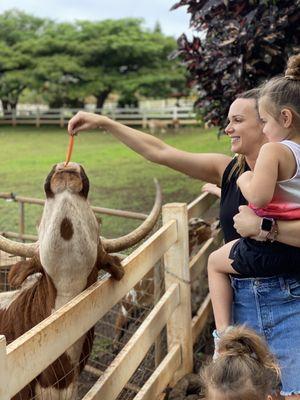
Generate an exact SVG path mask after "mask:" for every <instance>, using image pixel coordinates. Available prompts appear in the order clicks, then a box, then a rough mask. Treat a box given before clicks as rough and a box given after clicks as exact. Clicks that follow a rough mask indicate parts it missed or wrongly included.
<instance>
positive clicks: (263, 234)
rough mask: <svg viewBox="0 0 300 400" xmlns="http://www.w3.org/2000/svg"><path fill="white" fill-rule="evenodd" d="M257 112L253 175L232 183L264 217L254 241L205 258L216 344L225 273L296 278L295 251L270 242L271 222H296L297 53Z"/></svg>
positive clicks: (225, 311)
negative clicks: (260, 138) (261, 138)
mask: <svg viewBox="0 0 300 400" xmlns="http://www.w3.org/2000/svg"><path fill="white" fill-rule="evenodd" d="M258 107H259V114H260V117H261V120H262V122H263V124H264V129H263V132H264V134H265V135H266V136H267V138H268V140H269V143H266V144H264V145H263V146H262V147H261V150H260V152H259V155H258V158H257V161H256V163H255V168H254V171H253V172H252V171H247V172H245V173H243V174H242V175H241V176H240V177H239V179H238V181H237V184H238V186H239V187H240V189H241V191H242V193H243V195H244V197H245V198H246V199H247V200H248V202H249V203H250V204H249V206H250V207H252V208H253V209H254V210H255V212H256V213H257V215H259V216H261V217H264V218H263V219H262V224H261V231H260V238H259V239H260V241H257V240H253V239H250V238H242V239H238V240H235V241H232V242H229V243H227V244H226V245H225V246H223V247H221V248H220V249H218V250H217V251H215V252H214V253H212V254H211V256H210V258H209V261H208V278H209V288H210V294H211V299H212V305H213V311H214V316H215V322H216V331H215V332H214V337H215V339H216V341H217V340H218V339H219V337H220V335H221V334H222V332H224V331H225V330H226V328H227V327H228V326H229V325H230V324H231V307H232V288H231V285H230V280H229V277H228V274H241V275H242V276H243V277H251V276H255V277H267V276H272V275H279V274H284V273H295V272H296V273H297V272H298V271H299V273H300V269H299V259H300V249H299V248H296V247H293V246H288V245H285V244H283V243H279V242H275V241H274V240H275V239H276V234H277V228H276V222H275V218H276V219H300V54H298V55H297V56H293V57H291V58H290V59H289V61H288V68H287V70H286V73H285V76H284V77H276V78H273V79H271V80H270V81H269V82H267V83H266V84H265V85H264V86H263V87H262V88H261V91H260V98H259V101H258ZM234 117H235V118H236V117H238V116H234ZM229 125H230V124H229ZM227 129H228V128H227ZM231 139H232V140H236V141H238V140H240V138H239V137H231Z"/></svg>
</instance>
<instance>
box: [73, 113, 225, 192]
mask: <svg viewBox="0 0 300 400" xmlns="http://www.w3.org/2000/svg"><path fill="white" fill-rule="evenodd" d="M97 128H102V129H105V130H106V131H108V132H110V133H111V134H112V135H113V136H115V137H116V138H117V139H118V140H120V141H121V142H123V143H124V144H125V145H126V146H128V147H130V148H131V149H132V150H134V151H135V152H136V153H138V154H140V155H141V156H143V157H144V158H146V159H147V160H149V161H152V162H154V163H157V164H161V165H166V166H168V167H170V168H172V169H175V170H177V171H179V172H182V173H184V174H186V175H188V176H191V177H193V178H196V179H200V180H203V181H206V182H211V183H216V184H218V185H220V183H221V180H222V176H223V173H224V171H225V168H226V167H227V165H228V164H229V162H230V161H231V158H230V157H228V156H226V155H224V154H216V153H212V154H201V153H189V152H187V151H182V150H178V149H176V148H175V147H172V146H170V145H168V144H166V143H164V142H163V141H162V140H160V139H158V138H156V137H154V136H152V135H149V134H147V133H144V132H141V131H139V130H137V129H133V128H130V127H128V126H126V125H123V124H120V123H119V122H116V121H113V120H111V119H110V118H108V117H105V116H102V115H97V114H92V113H87V112H83V111H80V112H79V113H77V114H76V115H75V116H74V117H72V118H71V120H70V121H69V124H68V131H69V134H70V135H75V134H77V133H78V132H81V131H85V130H91V129H97Z"/></svg>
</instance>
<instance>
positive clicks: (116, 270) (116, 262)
mask: <svg viewBox="0 0 300 400" xmlns="http://www.w3.org/2000/svg"><path fill="white" fill-rule="evenodd" d="M97 268H98V269H104V271H106V272H109V273H110V274H111V276H112V277H113V278H114V279H117V280H118V281H119V280H120V279H122V278H123V276H124V273H125V271H124V268H123V266H122V264H121V261H120V259H119V257H117V256H111V255H110V254H107V253H105V252H104V251H103V250H102V251H101V253H100V254H98V259H97Z"/></svg>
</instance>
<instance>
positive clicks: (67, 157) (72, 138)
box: [65, 135, 74, 167]
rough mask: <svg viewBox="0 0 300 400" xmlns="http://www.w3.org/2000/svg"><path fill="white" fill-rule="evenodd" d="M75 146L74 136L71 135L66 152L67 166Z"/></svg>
mask: <svg viewBox="0 0 300 400" xmlns="http://www.w3.org/2000/svg"><path fill="white" fill-rule="evenodd" d="M73 146H74V136H73V135H70V140H69V146H68V151H67V154H66V162H65V167H66V166H67V165H68V164H69V162H70V160H71V156H72V151H73Z"/></svg>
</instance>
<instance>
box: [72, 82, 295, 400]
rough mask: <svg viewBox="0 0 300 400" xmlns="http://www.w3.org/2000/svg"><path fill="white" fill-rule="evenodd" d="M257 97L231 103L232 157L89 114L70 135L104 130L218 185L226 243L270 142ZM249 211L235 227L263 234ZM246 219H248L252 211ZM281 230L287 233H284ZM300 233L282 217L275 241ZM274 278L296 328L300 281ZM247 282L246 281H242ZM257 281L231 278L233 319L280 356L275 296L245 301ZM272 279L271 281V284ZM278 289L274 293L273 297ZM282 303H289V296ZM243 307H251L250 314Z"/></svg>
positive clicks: (288, 380) (290, 379)
mask: <svg viewBox="0 0 300 400" xmlns="http://www.w3.org/2000/svg"><path fill="white" fill-rule="evenodd" d="M257 98H258V91H257V90H255V89H254V90H252V91H249V92H246V93H245V94H244V95H241V96H240V97H239V98H237V99H236V100H235V101H234V102H233V103H232V105H231V107H230V110H229V114H228V119H229V123H228V125H227V127H226V129H225V131H226V133H227V135H228V136H229V138H230V140H231V151H232V152H233V153H238V154H239V156H238V157H235V158H234V159H232V158H231V157H229V156H227V155H224V154H215V153H212V154H196V153H189V152H186V151H182V150H178V149H176V148H174V147H172V146H170V145H168V144H166V143H164V142H163V141H161V140H160V139H158V138H155V137H153V136H151V135H149V134H146V133H143V132H140V131H138V130H136V129H133V128H130V127H127V126H124V125H122V124H120V123H118V122H116V121H113V120H111V119H109V118H107V117H105V116H100V115H96V114H91V113H86V112H79V113H77V114H76V115H75V116H74V117H73V118H72V119H71V120H70V121H69V125H68V131H69V134H71V135H74V134H76V133H78V132H81V131H85V130H89V129H97V128H102V129H105V130H106V131H108V132H110V133H111V134H113V135H114V136H115V137H116V138H117V139H119V140H120V141H122V142H123V143H124V144H126V145H127V146H128V147H130V148H131V149H132V150H134V151H136V152H137V153H139V154H140V155H142V156H143V157H144V158H146V159H147V160H150V161H152V162H155V163H158V164H161V165H165V166H168V167H170V168H172V169H175V170H177V171H180V172H182V173H184V174H186V175H188V176H190V177H193V178H196V179H200V180H202V181H206V182H210V183H214V184H216V185H218V186H220V187H221V189H222V196H221V206H220V219H221V224H222V228H223V231H224V238H225V241H226V242H228V241H230V240H233V239H236V238H238V237H239V234H238V233H237V232H236V230H235V228H234V226H233V224H234V222H233V217H234V216H235V215H236V214H238V211H239V206H241V205H245V204H247V202H246V200H245V199H244V198H243V196H242V194H241V192H240V191H239V189H238V187H237V185H236V180H237V178H238V176H239V174H240V173H241V172H243V171H245V170H248V169H253V168H254V165H255V161H256V158H257V155H258V153H259V150H260V147H261V146H262V145H263V144H264V143H266V137H265V136H264V135H263V133H262V124H261V121H260V118H259V115H258V111H257V105H256V99H257ZM250 212H251V210H250ZM247 213H248V211H245V210H244V209H242V214H241V215H237V216H236V217H235V225H236V227H237V229H238V231H239V233H241V234H243V235H245V236H255V235H256V234H257V233H259V232H260V227H259V228H258V229H257V226H260V222H259V221H258V219H257V218H256V216H255V215H254V216H253V215H252V214H251V217H250V219H251V224H250V223H249V227H250V226H251V232H250V229H248V231H247V228H246V227H245V217H244V215H245V214H247ZM246 218H248V214H247V216H246ZM257 231H258V232H257ZM283 232H284V233H285V234H286V235H284V234H283ZM299 232H300V222H299V221H292V222H286V221H279V222H278V234H277V238H276V240H280V241H282V242H284V243H288V244H293V245H295V246H299V247H300V237H299V238H297V236H298V233H299ZM274 279H275V282H276V285H277V286H276V285H275V286H276V288H278V285H279V288H283V287H284V288H285V291H284V293H283V295H284V296H286V295H288V296H289V303H290V306H291V309H290V310H286V312H288V318H287V320H288V321H290V317H291V318H292V317H293V318H294V321H295V324H294V325H293V326H295V327H296V326H297V325H298V324H300V300H298V299H297V297H296V296H297V294H296V295H295V296H294V294H293V290H296V289H295V288H296V287H298V288H299V289H298V292H299V297H300V280H299V284H298V281H297V280H296V279H292V278H289V277H286V278H264V287H267V288H268V289H269V290H270V289H272V288H273V287H274ZM289 279H290V280H289ZM243 282H246V283H245V284H244V283H243ZM255 283H256V284H257V283H259V281H258V280H257V279H255V278H253V279H252V278H251V279H250V278H247V279H241V277H240V279H233V288H234V295H235V302H234V313H233V314H234V319H235V320H234V322H235V323H243V322H247V323H248V324H249V325H250V326H251V327H253V328H254V329H256V330H257V331H258V332H262V333H263V334H265V335H266V339H267V340H268V342H269V344H270V346H271V348H272V350H273V351H274V352H275V354H276V355H278V354H279V358H280V357H281V356H282V354H281V352H280V347H281V341H282V340H283V339H282V338H281V336H280V335H279V332H278V333H277V335H276V341H275V343H273V342H272V338H271V337H269V336H268V332H269V331H268V330H267V329H269V325H268V324H270V321H269V319H268V318H269V314H268V313H267V314H266V316H267V320H266V321H264V315H265V314H264V308H263V307H269V308H272V307H273V305H272V302H274V301H275V300H274V299H273V297H270V299H272V300H271V301H270V304H266V305H259V304H257V303H256V297H257V293H255V292H253V290H252V297H251V299H250V300H248V302H247V305H245V301H244V296H248V294H249V290H250V289H249V288H253V287H255V288H256V287H257V286H254V284H255ZM269 283H270V285H269V286H268V284H269ZM290 283H291V285H290ZM251 285H252V286H251ZM297 285H298V286H297ZM244 286H246V287H244ZM271 292H272V290H271ZM274 293H275V292H274ZM274 293H273V292H272V295H273V294H274ZM274 295H275V294H274ZM276 296H277V300H276V301H277V302H281V300H280V299H281V293H280V292H279V293H277V292H276ZM276 296H275V297H276ZM284 296H283V297H284ZM268 299H269V297H268V296H267V300H268ZM282 302H286V298H285V297H284V299H283V300H282ZM245 306H246V307H247V312H246V313H245ZM276 312H277V311H276ZM248 314H249V315H251V318H248ZM284 317H285V316H284ZM296 317H297V319H298V324H297V322H296ZM261 321H263V322H264V324H265V325H266V326H265V325H264V324H262V325H263V326H260V325H261V324H260V323H261ZM296 324H297V325H296ZM280 327H282V331H281V333H282V332H283V336H284V338H286V337H287V336H289V340H294V347H297V345H298V348H299V349H300V330H299V335H297V337H294V333H293V332H291V329H289V332H290V333H289V332H288V331H287V329H288V328H289V327H286V326H284V320H283V321H282V322H281V325H279V328H280ZM262 328H263V329H262ZM273 333H274V332H273ZM289 348H290V354H289V355H288V356H287V357H286V355H287V354H285V355H284V357H283V361H284V364H283V362H282V367H283V369H284V370H285V369H286V368H287V369H286V371H287V373H286V374H283V379H284V381H283V382H284V385H285V386H284V389H283V394H284V395H285V396H287V397H286V399H299V400H300V380H299V382H298V385H297V373H298V371H297V369H300V353H299V354H296V360H297V362H298V366H297V365H296V366H294V367H291V366H290V364H291V362H290V360H292V362H294V361H295V357H294V356H295V351H294V350H293V346H291V345H290V346H289ZM279 361H281V360H279ZM290 386H291V387H290ZM285 388H286V389H285ZM292 393H295V394H296V393H298V394H299V396H297V395H292Z"/></svg>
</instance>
